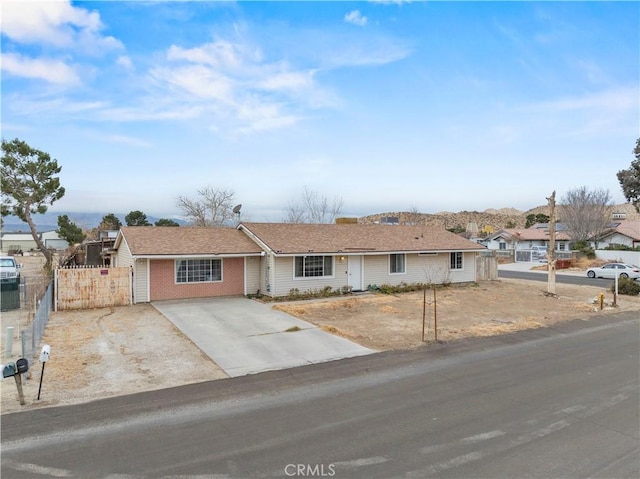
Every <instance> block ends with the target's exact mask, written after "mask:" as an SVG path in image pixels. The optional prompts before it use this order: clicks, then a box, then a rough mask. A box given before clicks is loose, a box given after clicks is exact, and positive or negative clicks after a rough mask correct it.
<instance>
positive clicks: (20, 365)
mask: <svg viewBox="0 0 640 479" xmlns="http://www.w3.org/2000/svg"><path fill="white" fill-rule="evenodd" d="M27 371H29V361H27V360H26V359H25V358H20V359H18V360H17V361H16V362H15V363H7V364H5V365H4V366H3V368H2V377H3V378H10V377H11V376H13V379H15V381H16V387H17V388H18V398H19V399H20V405H21V406H24V404H25V403H24V393H23V392H22V374H24V373H26V372H27Z"/></svg>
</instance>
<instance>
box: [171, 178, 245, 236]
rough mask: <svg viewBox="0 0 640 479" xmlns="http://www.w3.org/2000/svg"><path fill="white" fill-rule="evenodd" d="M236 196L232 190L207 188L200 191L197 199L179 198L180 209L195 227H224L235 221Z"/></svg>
mask: <svg viewBox="0 0 640 479" xmlns="http://www.w3.org/2000/svg"><path fill="white" fill-rule="evenodd" d="M234 194H235V193H234V192H233V191H231V190H222V189H218V188H213V187H211V186H205V187H204V188H201V189H199V190H198V198H197V199H191V198H187V197H186V196H178V208H180V209H181V210H182V212H183V214H184V216H185V219H186V220H187V221H188V222H189V223H191V224H193V225H194V226H206V227H212V226H224V225H226V224H227V223H228V222H230V221H231V220H232V219H233V196H234Z"/></svg>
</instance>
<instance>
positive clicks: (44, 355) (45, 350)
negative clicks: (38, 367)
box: [38, 344, 51, 401]
mask: <svg viewBox="0 0 640 479" xmlns="http://www.w3.org/2000/svg"><path fill="white" fill-rule="evenodd" d="M50 354H51V347H50V346H49V345H48V344H45V345H44V346H42V351H41V352H40V362H41V363H42V372H41V373H40V385H39V386H38V401H40V391H41V390H42V378H43V377H44V365H45V364H47V361H49V355H50Z"/></svg>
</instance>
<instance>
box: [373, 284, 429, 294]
mask: <svg viewBox="0 0 640 479" xmlns="http://www.w3.org/2000/svg"><path fill="white" fill-rule="evenodd" d="M426 287H427V285H425V284H424V283H411V284H407V283H405V282H402V283H400V284H396V285H393V284H381V285H380V286H376V285H373V286H369V290H370V291H379V292H380V293H382V294H399V293H410V292H412V291H422V290H423V289H425V288H426Z"/></svg>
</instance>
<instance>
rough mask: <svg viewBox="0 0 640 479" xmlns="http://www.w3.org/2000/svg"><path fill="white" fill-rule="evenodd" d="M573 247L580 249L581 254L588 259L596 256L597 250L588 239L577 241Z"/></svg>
mask: <svg viewBox="0 0 640 479" xmlns="http://www.w3.org/2000/svg"><path fill="white" fill-rule="evenodd" d="M573 249H574V250H577V251H579V252H580V253H581V254H583V255H585V256H586V257H587V258H588V259H595V258H596V252H595V250H594V249H593V248H592V247H591V245H590V244H589V242H588V241H577V242H576V243H575V244H574V245H573Z"/></svg>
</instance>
